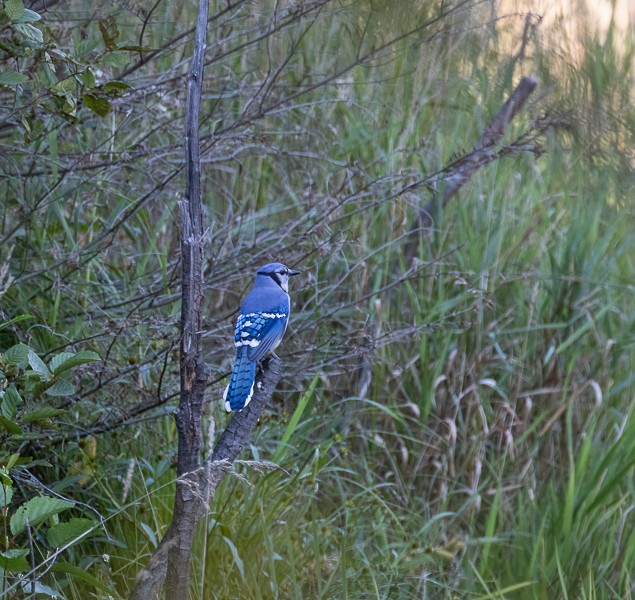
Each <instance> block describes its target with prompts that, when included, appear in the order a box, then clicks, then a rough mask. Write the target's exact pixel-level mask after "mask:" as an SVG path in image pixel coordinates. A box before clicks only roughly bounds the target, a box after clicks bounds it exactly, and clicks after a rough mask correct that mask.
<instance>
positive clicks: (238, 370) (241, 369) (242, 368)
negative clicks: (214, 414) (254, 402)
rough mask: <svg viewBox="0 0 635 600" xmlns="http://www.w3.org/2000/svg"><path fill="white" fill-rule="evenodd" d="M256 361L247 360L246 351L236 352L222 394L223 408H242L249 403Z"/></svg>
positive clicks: (254, 377) (252, 390)
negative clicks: (234, 360)
mask: <svg viewBox="0 0 635 600" xmlns="http://www.w3.org/2000/svg"><path fill="white" fill-rule="evenodd" d="M255 380H256V363H255V362H254V361H252V360H249V358H248V357H247V352H244V351H243V352H238V353H237V356H236V362H235V363H234V369H233V370H232V376H231V379H230V380H229V385H228V386H227V388H226V389H225V393H224V394H223V400H224V401H225V410H226V411H227V412H230V411H232V410H242V409H243V408H245V406H247V404H249V402H250V401H251V397H252V395H253V393H254V381H255Z"/></svg>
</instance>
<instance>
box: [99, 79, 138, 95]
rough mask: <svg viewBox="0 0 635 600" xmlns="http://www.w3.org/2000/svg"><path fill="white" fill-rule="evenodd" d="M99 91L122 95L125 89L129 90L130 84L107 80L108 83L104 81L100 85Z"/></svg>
mask: <svg viewBox="0 0 635 600" xmlns="http://www.w3.org/2000/svg"><path fill="white" fill-rule="evenodd" d="M100 89H101V91H102V92H104V94H107V95H108V96H115V97H119V96H121V95H123V93H124V92H125V91H127V90H131V89H132V86H129V85H128V84H127V83H124V82H123V81H109V82H108V83H104V84H103V85H102V86H101V87H100Z"/></svg>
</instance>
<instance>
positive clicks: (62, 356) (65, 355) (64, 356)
mask: <svg viewBox="0 0 635 600" xmlns="http://www.w3.org/2000/svg"><path fill="white" fill-rule="evenodd" d="M73 356H75V353H74V352H60V353H59V354H56V355H55V356H54V357H53V358H52V359H51V360H49V369H50V370H51V373H53V374H54V375H57V373H58V370H57V369H58V368H59V367H60V366H61V365H63V364H64V361H66V360H68V359H69V358H73Z"/></svg>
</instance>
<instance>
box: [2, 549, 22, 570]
mask: <svg viewBox="0 0 635 600" xmlns="http://www.w3.org/2000/svg"><path fill="white" fill-rule="evenodd" d="M28 554H29V551H28V550H21V549H19V548H14V549H13V550H6V551H5V552H0V569H4V570H5V571H13V572H14V573H15V572H20V571H28V569H29V564H28V563H27V561H26V556H27V555H28Z"/></svg>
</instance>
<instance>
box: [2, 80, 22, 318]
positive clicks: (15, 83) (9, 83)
mask: <svg viewBox="0 0 635 600" xmlns="http://www.w3.org/2000/svg"><path fill="white" fill-rule="evenodd" d="M28 80H29V78H28V77H27V76H26V75H23V74H22V73H18V72H17V71H4V72H3V73H0V84H3V85H20V84H21V83H26V82H27V81H28ZM11 322H12V321H9V322H8V323H3V324H2V325H1V326H0V327H8V326H9V325H10V324H11Z"/></svg>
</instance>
